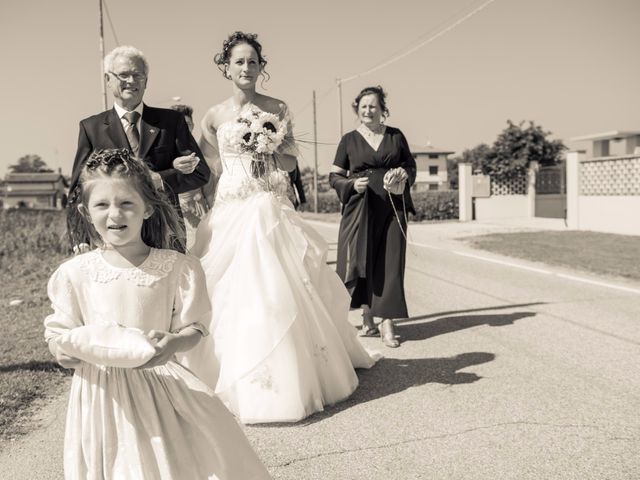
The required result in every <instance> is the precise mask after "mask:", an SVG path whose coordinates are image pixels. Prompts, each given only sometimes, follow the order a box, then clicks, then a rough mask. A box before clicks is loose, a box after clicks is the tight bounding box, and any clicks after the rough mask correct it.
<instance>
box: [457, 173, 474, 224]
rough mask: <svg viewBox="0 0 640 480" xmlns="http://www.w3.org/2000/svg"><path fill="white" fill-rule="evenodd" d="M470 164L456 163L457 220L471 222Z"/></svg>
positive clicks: (471, 186)
mask: <svg viewBox="0 0 640 480" xmlns="http://www.w3.org/2000/svg"><path fill="white" fill-rule="evenodd" d="M472 188H473V185H472V179H471V164H470V163H458V209H459V214H458V220H460V221H461V222H468V221H470V220H473V211H472V208H473V207H472Z"/></svg>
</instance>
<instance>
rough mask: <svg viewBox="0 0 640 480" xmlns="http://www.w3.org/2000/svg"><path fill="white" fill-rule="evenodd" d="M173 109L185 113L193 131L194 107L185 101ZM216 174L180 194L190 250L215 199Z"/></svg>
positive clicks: (188, 124) (173, 106)
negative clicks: (204, 182)
mask: <svg viewBox="0 0 640 480" xmlns="http://www.w3.org/2000/svg"><path fill="white" fill-rule="evenodd" d="M171 110H175V111H176V112H180V113H182V114H183V115H184V119H185V121H186V122H187V126H188V127H189V131H190V132H193V126H194V124H193V107H191V106H190V105H185V104H183V103H177V104H175V105H171ZM215 179H216V176H215V175H214V174H213V172H212V173H211V175H210V176H209V181H207V183H206V184H205V185H203V186H202V187H198V188H194V189H193V190H189V191H188V192H184V193H181V194H180V195H178V198H179V200H180V210H182V217H183V219H184V226H185V229H186V233H187V240H186V242H187V250H189V249H190V248H191V247H192V246H193V243H194V242H195V239H196V238H195V237H196V229H197V228H198V224H199V223H200V219H201V218H202V217H204V215H205V213H207V212H208V211H209V201H208V199H210V200H211V201H213V192H214V191H215Z"/></svg>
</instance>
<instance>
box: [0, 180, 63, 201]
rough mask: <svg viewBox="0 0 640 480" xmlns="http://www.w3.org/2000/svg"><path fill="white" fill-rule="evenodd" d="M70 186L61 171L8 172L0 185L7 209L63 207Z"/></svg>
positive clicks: (1, 195) (0, 194)
mask: <svg viewBox="0 0 640 480" xmlns="http://www.w3.org/2000/svg"><path fill="white" fill-rule="evenodd" d="M68 186H69V184H68V183H67V180H66V179H65V178H64V176H63V175H62V173H61V172H60V171H58V172H34V173H8V174H7V175H5V177H4V182H2V185H0V200H1V201H2V207H3V208H5V209H9V208H37V209H43V208H44V209H62V208H64V207H65V206H66V203H67V188H68Z"/></svg>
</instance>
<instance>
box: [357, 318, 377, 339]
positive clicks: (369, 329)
mask: <svg viewBox="0 0 640 480" xmlns="http://www.w3.org/2000/svg"><path fill="white" fill-rule="evenodd" d="M378 335H380V330H378V327H377V326H376V322H375V320H374V319H373V317H372V316H369V315H365V314H363V315H362V327H360V336H361V337H377V336H378Z"/></svg>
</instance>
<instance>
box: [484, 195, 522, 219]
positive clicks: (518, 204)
mask: <svg viewBox="0 0 640 480" xmlns="http://www.w3.org/2000/svg"><path fill="white" fill-rule="evenodd" d="M475 202H476V220H488V219H491V218H517V217H528V216H529V197H528V196H527V195H495V196H492V197H488V198H476V199H475Z"/></svg>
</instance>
